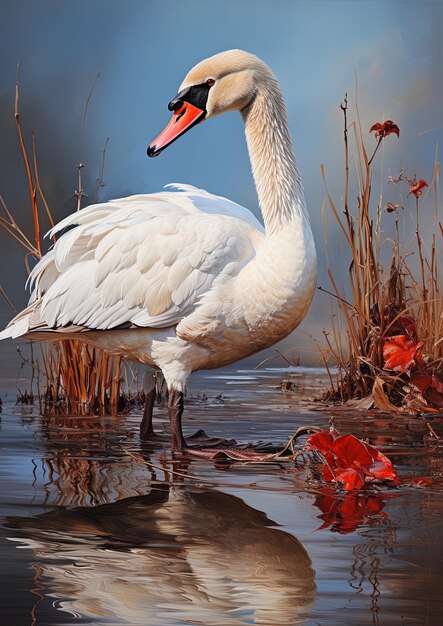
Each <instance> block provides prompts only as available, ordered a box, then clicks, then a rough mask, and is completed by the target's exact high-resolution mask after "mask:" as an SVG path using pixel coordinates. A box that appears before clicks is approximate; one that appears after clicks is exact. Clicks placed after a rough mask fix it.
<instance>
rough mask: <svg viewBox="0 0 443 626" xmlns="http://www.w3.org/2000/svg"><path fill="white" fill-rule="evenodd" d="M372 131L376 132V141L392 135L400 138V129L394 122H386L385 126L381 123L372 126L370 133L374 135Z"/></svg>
mask: <svg viewBox="0 0 443 626" xmlns="http://www.w3.org/2000/svg"><path fill="white" fill-rule="evenodd" d="M372 131H375V138H376V139H378V138H382V137H387V136H388V135H391V134H392V133H394V134H395V135H397V137H400V129H399V127H398V126H397V124H394V122H393V121H392V120H386V122H384V123H383V124H381V123H380V122H377V123H376V124H374V125H373V126H371V129H370V131H369V132H370V133H372Z"/></svg>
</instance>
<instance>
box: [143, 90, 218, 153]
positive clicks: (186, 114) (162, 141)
mask: <svg viewBox="0 0 443 626" xmlns="http://www.w3.org/2000/svg"><path fill="white" fill-rule="evenodd" d="M205 115H206V111H203V110H202V109H199V108H198V107H196V106H194V105H193V104H190V103H189V102H183V105H182V106H181V107H180V108H179V109H177V110H176V111H174V114H173V116H172V118H171V120H170V121H169V124H168V125H167V126H166V128H165V129H164V130H163V131H162V132H161V133H160V135H159V136H158V137H157V139H154V141H153V142H152V143H151V144H150V146H149V148H148V150H147V152H148V156H150V157H155V156H158V155H159V154H160V152H161V151H162V150H164V149H165V148H166V146H169V145H170V144H171V143H172V142H173V141H175V140H176V139H178V138H179V137H180V136H181V135H183V134H184V133H186V132H187V131H188V130H189V129H190V128H192V127H193V126H195V125H196V124H198V123H199V122H200V121H201V120H202V119H203V118H204V116H205Z"/></svg>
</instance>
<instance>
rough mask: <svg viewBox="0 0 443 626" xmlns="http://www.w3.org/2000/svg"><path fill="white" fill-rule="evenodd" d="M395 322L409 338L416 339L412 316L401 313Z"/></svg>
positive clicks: (415, 327) (415, 326)
mask: <svg viewBox="0 0 443 626" xmlns="http://www.w3.org/2000/svg"><path fill="white" fill-rule="evenodd" d="M397 324H398V325H399V326H400V327H401V328H402V329H403V330H404V332H405V333H406V334H407V335H408V337H409V338H410V339H413V340H414V341H417V325H416V323H415V320H414V319H412V317H408V316H407V315H401V316H400V317H399V318H398V320H397Z"/></svg>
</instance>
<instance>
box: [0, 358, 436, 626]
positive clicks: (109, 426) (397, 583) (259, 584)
mask: <svg viewBox="0 0 443 626" xmlns="http://www.w3.org/2000/svg"><path fill="white" fill-rule="evenodd" d="M320 374H321V373H320V372H315V373H314V375H312V372H309V371H304V370H295V371H292V372H291V373H290V375H291V377H292V380H293V381H295V382H296V386H295V391H293V392H291V393H286V392H282V391H281V389H279V385H280V383H281V380H282V378H283V377H285V376H287V375H288V373H287V372H285V371H279V370H278V369H269V370H260V371H259V372H256V371H251V370H246V371H245V368H243V369H242V370H241V371H237V370H233V369H230V370H229V369H225V370H222V371H218V372H214V373H210V374H209V373H204V372H203V373H199V374H197V375H195V376H194V377H193V382H192V387H191V390H190V396H191V397H190V398H189V400H188V405H187V411H186V416H187V417H186V431H187V432H188V433H191V432H193V431H195V430H197V429H198V428H204V429H205V430H206V431H207V432H208V433H210V434H213V435H220V436H225V437H227V436H234V437H235V438H236V439H237V440H238V441H252V440H254V441H264V442H272V443H273V444H275V445H283V444H284V443H285V442H286V440H287V437H288V435H290V434H292V433H293V432H294V431H295V430H296V429H297V428H298V426H300V425H302V424H313V425H318V426H322V427H324V426H327V425H328V423H329V421H330V420H331V419H332V420H333V422H334V424H335V426H336V427H338V428H340V429H341V430H342V432H343V433H345V432H349V431H351V430H352V432H353V433H354V434H356V435H357V436H364V437H369V438H370V441H371V443H374V444H375V445H377V446H379V447H381V448H382V449H383V451H385V452H387V453H388V455H389V456H390V458H391V459H392V460H393V461H394V463H395V467H396V468H397V470H398V471H399V473H400V475H401V476H402V480H403V484H402V485H401V487H400V488H399V489H394V488H390V489H389V488H383V489H381V490H380V491H377V492H369V493H366V494H360V495H353V494H351V495H348V496H346V497H343V496H341V497H337V496H336V494H334V493H333V492H331V491H328V490H326V489H324V488H319V485H318V484H317V483H316V482H315V481H314V480H313V479H312V476H310V474H309V472H308V470H306V469H304V468H303V467H297V466H295V465H294V464H293V463H280V464H279V463H260V464H258V463H252V464H238V463H237V464H235V463H234V464H232V465H230V466H226V465H218V466H216V465H214V464H212V463H208V462H203V461H192V462H191V463H178V462H175V463H172V461H171V457H170V453H169V450H168V447H167V445H161V444H158V445H157V446H148V445H146V444H143V445H141V444H140V441H139V439H138V425H139V421H140V410H135V409H134V410H133V411H132V412H131V413H130V414H129V415H127V416H121V417H118V418H110V417H103V418H101V417H93V418H62V417H60V418H52V419H51V420H47V419H43V418H41V417H40V416H39V415H38V413H37V412H36V410H35V409H33V408H32V407H15V405H14V401H15V396H14V394H9V395H8V396H7V397H6V399H5V400H4V402H3V412H2V414H1V432H0V444H1V448H0V480H1V496H0V499H1V504H0V506H1V511H0V513H1V519H0V521H1V527H0V556H1V563H2V567H1V572H0V576H1V581H0V601H1V606H2V612H1V615H2V623H4V624H8V625H16V624H17V625H22V624H23V625H30V626H34V625H39V626H49V625H50V624H63V625H64V624H75V623H78V624H98V625H113V624H126V625H128V624H129V625H135V624H141V625H145V626H179V625H180V626H181V625H185V624H186V625H189V624H191V625H196V624H199V625H200V624H202V625H205V626H206V625H207V626H212V625H214V626H221V625H222V624H223V625H225V624H227V625H230V624H232V625H241V624H258V625H262V626H268V625H269V626H271V625H272V626H283V625H289V624H309V625H312V626H314V625H317V624H321V625H322V626H323V625H324V626H339V625H340V626H343V625H344V624H349V625H352V626H354V625H360V624H382V625H385V624H395V625H401V624H405V625H414V626H415V625H425V624H426V625H428V624H429V625H433V624H435V625H439V624H441V623H442V622H443V618H442V615H443V612H442V611H443V599H442V593H441V589H442V583H443V576H442V572H443V566H442V557H443V554H442V543H441V537H442V530H443V528H442V526H443V515H442V505H443V490H442V487H443V482H442V481H443V479H442V463H441V449H439V447H438V445H435V443H434V439H433V438H432V437H430V436H429V432H430V431H429V429H428V427H427V425H426V422H425V421H424V420H420V419H417V418H409V417H399V416H397V415H396V416H393V417H392V418H391V417H389V418H388V416H386V415H383V414H380V413H378V414H376V413H372V414H371V413H368V412H365V413H362V412H357V411H355V410H352V411H351V410H338V409H334V408H332V407H321V406H317V405H315V404H314V405H313V403H312V402H311V399H312V396H313V395H314V391H313V389H314V388H316V389H318V381H317V378H318V377H319V376H320ZM317 393H318V392H317ZM155 416H156V419H155V426H156V428H157V429H158V430H162V429H163V428H165V427H166V423H167V416H166V411H165V407H159V408H156V413H155ZM432 419H433V421H432V426H433V428H434V429H435V430H436V431H437V432H443V426H442V424H443V422H442V419H441V417H440V418H439V417H433V418H432ZM436 443H438V442H436ZM414 476H415V477H426V478H431V479H432V483H431V484H430V485H427V486H425V487H424V488H420V487H419V486H416V485H415V486H414V484H413V483H412V477H414Z"/></svg>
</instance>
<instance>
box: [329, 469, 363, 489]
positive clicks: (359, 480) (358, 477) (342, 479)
mask: <svg viewBox="0 0 443 626" xmlns="http://www.w3.org/2000/svg"><path fill="white" fill-rule="evenodd" d="M335 480H336V482H338V483H341V484H342V485H343V489H344V490H345V491H351V490H352V489H361V488H362V487H363V485H364V484H365V478H364V475H363V474H362V473H361V472H360V471H358V470H356V469H353V468H349V469H345V470H343V471H341V472H340V473H339V474H337V475H336V477H335Z"/></svg>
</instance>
